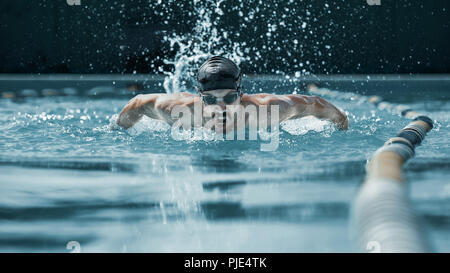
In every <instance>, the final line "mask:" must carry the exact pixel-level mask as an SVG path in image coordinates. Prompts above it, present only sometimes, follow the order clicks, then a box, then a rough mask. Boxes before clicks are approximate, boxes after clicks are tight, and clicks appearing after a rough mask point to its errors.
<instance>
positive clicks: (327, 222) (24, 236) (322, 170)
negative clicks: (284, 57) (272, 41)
mask: <svg viewBox="0 0 450 273" xmlns="http://www.w3.org/2000/svg"><path fill="white" fill-rule="evenodd" d="M382 91H383V90H380V92H379V94H380V95H381V96H383V92H382ZM275 92H281V91H275ZM447 92H448V91H447ZM341 93H342V94H343V95H342V96H334V97H333V98H328V97H325V99H327V100H329V101H330V102H332V103H333V104H335V105H336V106H338V107H339V108H341V109H343V110H345V112H346V113H347V114H348V117H349V120H350V129H349V130H348V131H338V130H336V129H334V127H333V126H332V125H331V124H329V123H328V122H325V121H320V120H317V119H315V118H310V117H308V118H303V119H298V120H293V121H288V122H285V123H283V124H282V126H281V131H280V137H279V146H278V149H276V150H275V151H261V149H260V147H261V142H263V141H262V140H257V141H205V140H201V139H200V140H195V139H190V140H183V141H177V140H174V139H173V138H172V137H171V134H170V129H169V127H168V126H167V125H165V124H163V123H161V122H159V121H154V120H151V119H148V118H146V119H144V120H142V121H141V122H140V123H139V124H137V125H136V126H135V128H132V129H130V130H128V131H125V130H111V129H110V128H109V124H110V120H111V119H114V115H115V114H117V113H118V112H120V110H121V109H122V107H123V106H124V105H125V104H126V103H127V101H128V99H129V98H127V97H123V96H121V97H114V96H112V97H103V98H92V97H86V96H70V97H42V98H28V99H25V100H22V101H14V100H10V99H0V192H1V198H0V251H1V252H9V251H13V252H70V249H67V244H68V243H69V242H71V241H76V242H78V243H79V245H80V247H81V251H82V252H349V251H356V249H354V246H353V244H352V241H351V239H350V237H351V234H350V233H349V216H350V215H349V210H350V206H351V203H352V200H353V199H354V197H355V194H356V192H357V189H358V186H359V184H360V182H361V181H362V180H363V178H364V174H365V171H364V166H365V164H366V162H367V160H368V158H369V157H370V156H371V154H372V153H373V152H374V151H375V150H376V149H377V148H379V147H380V146H382V145H383V143H384V142H385V141H386V140H387V139H389V138H390V137H393V136H395V135H396V134H397V132H398V131H399V130H400V129H401V128H403V127H404V126H405V125H407V124H408V122H409V120H407V119H406V118H403V117H400V116H399V115H395V114H393V113H391V112H389V111H385V110H380V109H378V108H376V107H375V106H374V105H372V104H369V103H368V102H367V101H365V100H354V99H351V98H349V97H348V96H346V95H345V93H344V92H341ZM389 96H390V97H393V95H392V94H389ZM402 96H403V95H401V94H399V96H397V97H395V101H397V102H398V101H402ZM446 98H448V96H446ZM405 101H408V102H407V105H408V106H409V107H411V108H412V109H415V110H416V111H419V112H422V113H424V114H426V115H428V116H429V117H431V118H432V119H433V120H434V121H435V128H434V129H433V130H432V131H431V132H430V133H429V134H428V136H427V137H426V139H425V141H424V142H423V143H422V146H420V147H418V148H417V149H416V157H414V158H413V159H411V160H410V161H409V162H408V163H407V165H406V166H405V174H406V177H407V179H408V181H409V182H410V189H411V197H412V200H413V205H414V206H415V208H416V209H417V211H418V213H419V215H420V216H421V219H422V220H423V224H424V225H425V227H426V232H427V236H428V237H429V240H430V241H431V243H432V245H433V247H434V251H437V252H449V251H450V179H449V174H450V160H449V159H450V157H449V154H450V146H449V141H448V140H449V138H450V125H449V120H450V100H448V99H442V97H439V96H433V97H427V98H426V99H424V100H421V99H417V100H413V101H411V99H405Z"/></svg>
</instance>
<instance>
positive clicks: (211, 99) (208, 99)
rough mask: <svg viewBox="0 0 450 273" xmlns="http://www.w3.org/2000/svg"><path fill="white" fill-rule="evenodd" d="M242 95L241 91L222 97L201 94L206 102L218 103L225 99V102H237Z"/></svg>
mask: <svg viewBox="0 0 450 273" xmlns="http://www.w3.org/2000/svg"><path fill="white" fill-rule="evenodd" d="M240 95H241V92H239V91H236V92H232V93H229V94H227V95H226V96H224V97H222V98H218V97H215V96H211V95H203V94H200V96H201V97H202V100H203V102H204V103H205V104H217V103H218V102H219V101H223V102H224V103H225V104H231V103H233V102H235V101H236V100H237V99H238V98H239V96H240Z"/></svg>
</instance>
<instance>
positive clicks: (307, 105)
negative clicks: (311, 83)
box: [286, 95, 348, 130]
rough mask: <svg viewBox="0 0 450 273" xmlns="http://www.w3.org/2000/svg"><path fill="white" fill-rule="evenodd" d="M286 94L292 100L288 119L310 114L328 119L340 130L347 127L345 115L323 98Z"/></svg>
mask: <svg viewBox="0 0 450 273" xmlns="http://www.w3.org/2000/svg"><path fill="white" fill-rule="evenodd" d="M286 96H287V98H288V99H289V100H291V101H292V102H294V109H293V111H292V112H291V113H290V114H291V117H290V119H293V118H300V117H304V116H309V115H311V116H314V117H316V118H319V119H327V120H330V121H331V122H333V123H334V124H335V125H336V126H337V127H338V128H339V129H341V130H347V129H348V118H347V115H346V114H345V113H343V112H342V111H340V110H339V109H338V108H336V106H334V105H333V104H331V103H329V102H328V101H326V100H325V99H323V98H321V97H316V96H304V95H286Z"/></svg>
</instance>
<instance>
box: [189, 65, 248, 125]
mask: <svg viewBox="0 0 450 273" xmlns="http://www.w3.org/2000/svg"><path fill="white" fill-rule="evenodd" d="M197 81H198V86H197V91H198V92H199V94H200V96H201V98H202V103H203V112H204V113H205V115H206V116H208V117H211V118H214V119H215V120H216V126H219V127H222V126H224V127H225V128H228V127H230V126H231V127H232V126H234V124H226V119H227V118H228V119H230V118H231V117H230V112H229V111H227V106H228V108H230V107H231V108H232V106H233V105H234V106H236V105H240V104H241V99H242V90H241V86H240V82H241V71H240V69H239V67H238V66H237V65H236V64H235V63H234V62H233V61H231V60H229V59H227V58H224V57H220V56H214V57H211V58H209V59H208V60H207V61H206V62H204V63H203V64H202V65H201V66H200V68H199V70H198V74H197Z"/></svg>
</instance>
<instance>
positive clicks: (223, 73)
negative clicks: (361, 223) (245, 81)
mask: <svg viewBox="0 0 450 273" xmlns="http://www.w3.org/2000/svg"><path fill="white" fill-rule="evenodd" d="M240 76H241V70H240V69H239V67H238V66H237V65H236V64H235V63H234V62H233V61H231V60H229V59H227V58H224V57H220V56H214V57H211V58H209V59H208V60H207V61H206V62H204V63H203V64H202V65H201V66H200V68H199V69H198V74H197V81H198V82H199V85H200V86H199V90H198V91H199V92H204V91H210V90H217V89H238V88H239V80H240Z"/></svg>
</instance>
